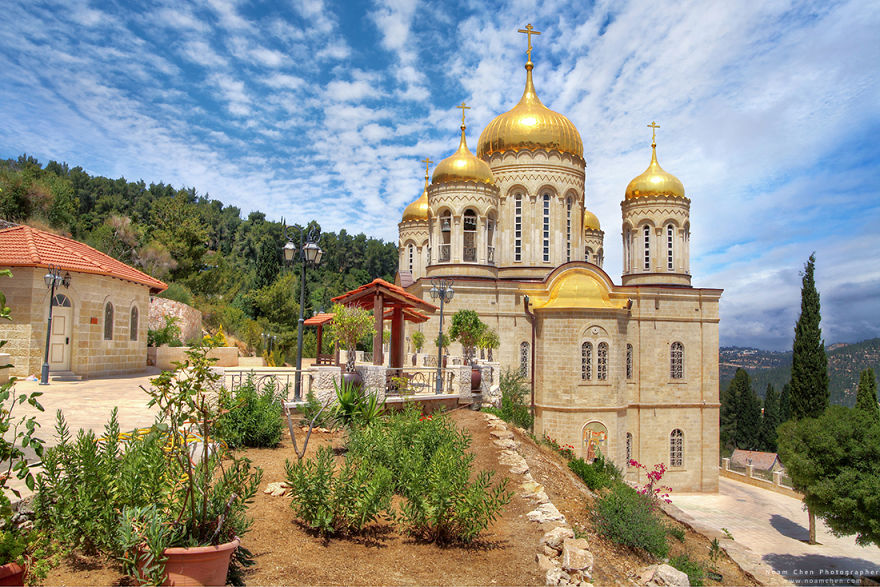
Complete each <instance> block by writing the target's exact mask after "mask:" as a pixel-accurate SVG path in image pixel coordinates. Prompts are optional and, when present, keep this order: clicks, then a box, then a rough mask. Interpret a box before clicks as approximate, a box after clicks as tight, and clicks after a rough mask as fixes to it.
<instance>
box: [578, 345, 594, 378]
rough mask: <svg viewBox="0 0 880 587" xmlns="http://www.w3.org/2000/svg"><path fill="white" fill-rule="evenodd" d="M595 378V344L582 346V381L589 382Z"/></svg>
mask: <svg viewBox="0 0 880 587" xmlns="http://www.w3.org/2000/svg"><path fill="white" fill-rule="evenodd" d="M592 378H593V343H591V342H585V343H584V344H582V345H581V379H583V380H584V381H589V380H590V379H592Z"/></svg>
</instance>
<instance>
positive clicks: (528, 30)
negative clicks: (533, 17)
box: [516, 23, 541, 61]
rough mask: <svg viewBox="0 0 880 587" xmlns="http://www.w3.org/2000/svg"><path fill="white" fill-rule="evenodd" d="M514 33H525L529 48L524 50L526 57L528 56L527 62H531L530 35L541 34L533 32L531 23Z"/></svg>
mask: <svg viewBox="0 0 880 587" xmlns="http://www.w3.org/2000/svg"><path fill="white" fill-rule="evenodd" d="M516 32H518V33H525V34H526V35H528V36H529V48H528V49H527V50H526V55H528V56H529V61H531V60H532V35H540V34H541V33H539V32H538V31H536V30H534V27H532V23H529V24H527V25H526V28H524V29H519V30H518V31H516Z"/></svg>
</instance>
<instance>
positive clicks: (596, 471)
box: [568, 452, 621, 491]
mask: <svg viewBox="0 0 880 587" xmlns="http://www.w3.org/2000/svg"><path fill="white" fill-rule="evenodd" d="M568 468H569V469H571V470H572V471H573V472H574V473H575V475H577V476H578V477H580V478H581V480H583V482H584V483H586V484H587V487H589V488H590V489H592V490H594V491H596V490H599V489H602V488H603V487H611V484H612V483H614V481H615V480H617V479H620V477H621V473H620V469H618V468H617V467H616V466H615V465H614V463H612V462H611V461H609V460H607V459H606V458H605V457H604V456H603V455H602V453H601V452H599V453H597V455H596V458H595V459H594V460H593V462H592V463H588V462H586V461H585V460H583V459H581V458H576V459H572V460H570V461H568Z"/></svg>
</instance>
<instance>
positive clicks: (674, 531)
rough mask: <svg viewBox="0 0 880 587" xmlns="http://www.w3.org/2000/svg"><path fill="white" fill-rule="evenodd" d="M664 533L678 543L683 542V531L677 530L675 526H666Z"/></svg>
mask: <svg viewBox="0 0 880 587" xmlns="http://www.w3.org/2000/svg"><path fill="white" fill-rule="evenodd" d="M666 531H667V532H669V535H670V536H672V537H673V538H675V539H676V540H678V541H679V542H684V530H682V529H681V528H678V527H676V526H667V527H666Z"/></svg>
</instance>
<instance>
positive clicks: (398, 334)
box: [388, 304, 406, 368]
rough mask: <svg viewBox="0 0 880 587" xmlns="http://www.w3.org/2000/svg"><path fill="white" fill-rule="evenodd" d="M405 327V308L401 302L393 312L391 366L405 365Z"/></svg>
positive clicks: (399, 366) (389, 362)
mask: <svg viewBox="0 0 880 587" xmlns="http://www.w3.org/2000/svg"><path fill="white" fill-rule="evenodd" d="M405 328H406V323H405V321H404V315H403V308H402V307H401V306H400V305H399V304H395V305H394V310H393V311H392V313H391V359H390V360H389V361H388V366H389V367H396V368H401V367H403V351H404V348H403V341H404V336H403V334H404V329H405Z"/></svg>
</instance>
